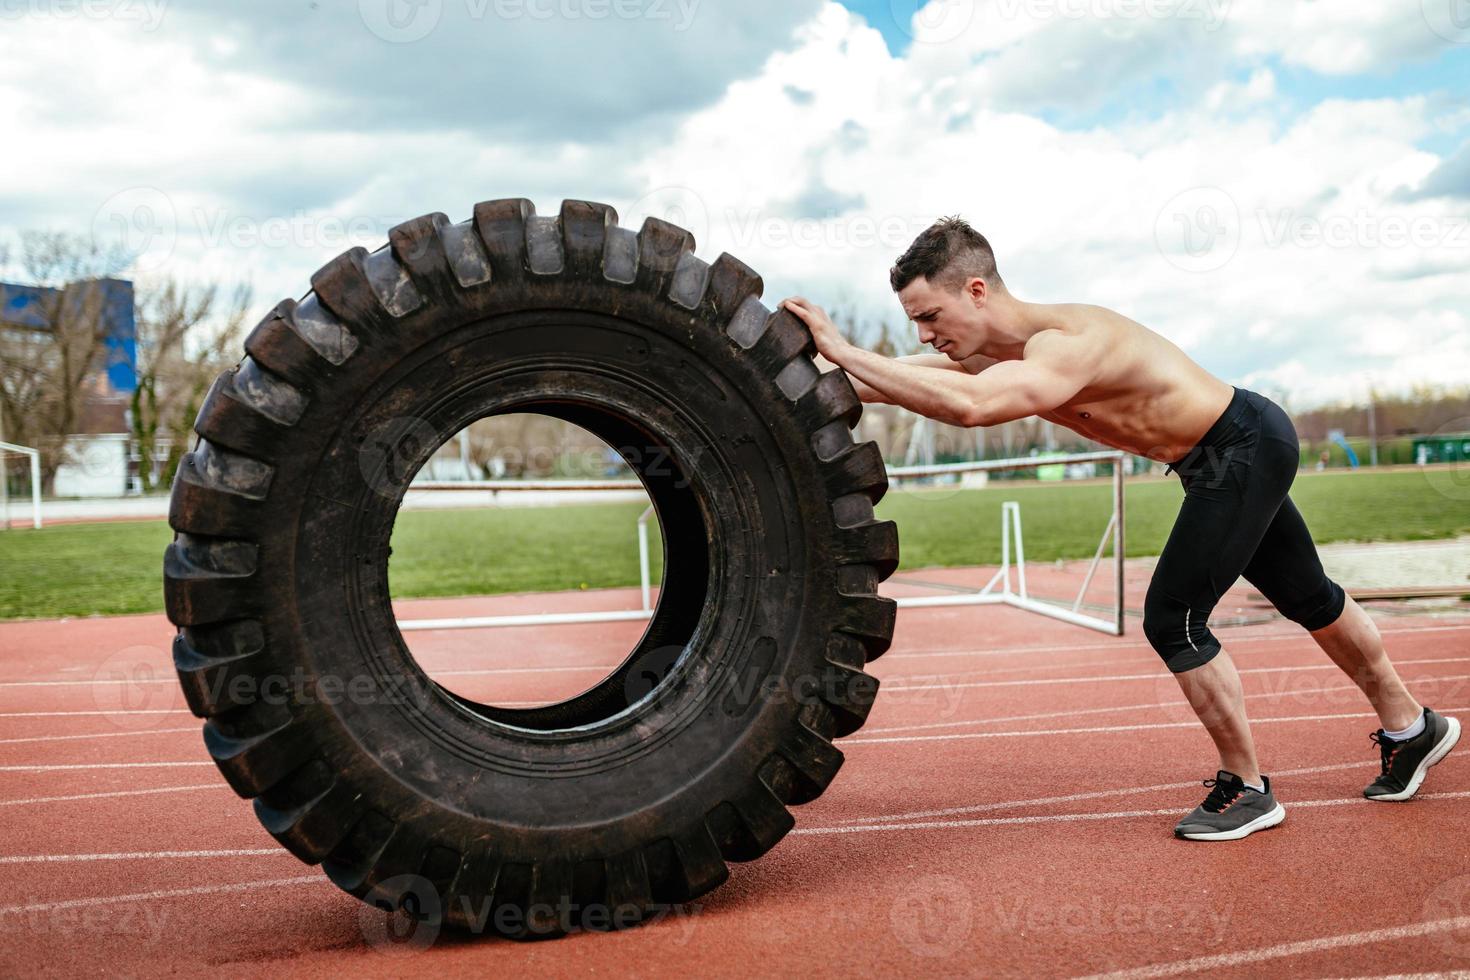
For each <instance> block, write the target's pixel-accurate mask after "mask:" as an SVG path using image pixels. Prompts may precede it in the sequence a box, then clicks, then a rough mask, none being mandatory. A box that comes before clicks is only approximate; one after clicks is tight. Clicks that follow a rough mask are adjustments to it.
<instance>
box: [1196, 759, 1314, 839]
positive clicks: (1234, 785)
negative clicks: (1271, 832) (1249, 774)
mask: <svg viewBox="0 0 1470 980" xmlns="http://www.w3.org/2000/svg"><path fill="white" fill-rule="evenodd" d="M1261 783H1262V785H1264V786H1265V787H1266V791H1265V792H1264V793H1257V792H1256V791H1255V790H1253V789H1247V788H1246V785H1245V783H1243V782H1241V779H1240V777H1239V776H1237V775H1235V773H1233V772H1226V771H1225V770H1224V769H1221V770H1220V771H1219V772H1217V773H1216V774H1215V778H1214V779H1206V780H1205V785H1206V786H1209V787H1211V789H1210V795H1209V796H1207V797H1205V801H1204V802H1203V803H1201V804H1200V805H1199V806H1197V807H1195V808H1194V812H1193V813H1191V814H1190V815H1189V816H1187V817H1185V818H1184V819H1183V820H1181V821H1179V823H1178V825H1177V826H1176V827H1175V828H1174V836H1175V837H1179V838H1182V839H1184V840H1240V839H1241V838H1242V837H1249V836H1250V835H1251V834H1254V833H1255V832H1256V831H1258V830H1265V829H1266V828H1267V827H1274V826H1276V825H1277V824H1279V823H1280V822H1281V821H1283V820H1285V819H1286V808H1285V807H1284V806H1282V805H1281V804H1280V803H1277V802H1276V797H1274V796H1272V795H1271V780H1270V779H1268V778H1266V777H1265V776H1262V777H1261Z"/></svg>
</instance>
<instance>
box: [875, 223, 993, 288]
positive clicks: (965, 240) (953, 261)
mask: <svg viewBox="0 0 1470 980" xmlns="http://www.w3.org/2000/svg"><path fill="white" fill-rule="evenodd" d="M920 276H923V277H924V278H925V279H928V280H929V281H930V282H931V283H933V284H934V285H936V286H939V287H941V288H943V289H958V288H959V287H960V286H961V285H962V284H963V283H966V282H969V281H970V280H971V279H976V278H979V279H983V280H985V285H987V286H989V287H991V288H992V289H994V288H997V287H999V288H1001V289H1004V288H1005V283H1004V282H1002V281H1001V278H1000V272H999V271H997V269H996V267H995V253H994V252H993V251H991V249H990V242H988V241H986V240H985V236H984V235H982V234H980V233H979V232H978V231H976V230H975V229H974V228H971V227H970V223H969V222H968V221H966V220H965V219H964V218H961V217H960V216H959V215H953V216H951V217H948V218H940V219H939V220H938V221H936V222H934V223H933V224H932V225H930V226H929V227H928V228H925V229H924V230H923V232H921V233H920V234H919V237H918V238H915V239H914V243H913V244H912V245H910V246H909V247H908V251H906V252H904V253H903V254H902V255H900V256H899V257H898V261H897V262H895V263H894V264H893V268H892V269H889V270H888V281H889V282H890V283H891V284H892V285H893V291H894V292H895V293H896V292H898V291H899V290H900V289H902V288H903V287H905V286H907V285H908V284H909V283H911V282H913V281H914V280H915V279H917V278H919V277H920Z"/></svg>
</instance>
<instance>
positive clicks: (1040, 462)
mask: <svg viewBox="0 0 1470 980" xmlns="http://www.w3.org/2000/svg"><path fill="white" fill-rule="evenodd" d="M1127 459H1128V457H1127V454H1125V453H1122V452H1117V451H1108V452H1096V453H1074V454H1071V455H1065V456H1045V457H1038V456H1032V457H1026V458H1022V459H996V460H986V461H983V462H975V463H941V464H936V465H931V466H901V467H895V468H893V469H890V470H889V471H888V475H889V478H890V479H895V480H903V479H923V478H933V477H936V476H949V475H963V474H965V473H983V472H993V471H996V470H1018V469H1032V468H1039V467H1043V466H1071V465H1075V464H1087V463H1112V464H1113V479H1112V499H1113V510H1112V514H1111V516H1110V517H1109V518H1108V523H1107V526H1106V527H1105V528H1104V529H1103V532H1102V538H1101V540H1100V541H1099V542H1098V546H1097V552H1096V554H1094V555H1093V558H1092V563H1091V565H1089V566H1088V569H1087V575H1086V578H1085V579H1084V580H1083V582H1082V588H1081V589H1080V590H1079V591H1078V593H1077V598H1076V600H1075V601H1074V602H1073V603H1072V604H1071V606H1070V607H1069V606H1067V605H1065V604H1059V603H1056V602H1051V601H1047V600H1043V599H1038V598H1035V597H1033V596H1032V595H1031V594H1030V593H1029V591H1028V590H1027V587H1026V547H1025V540H1024V538H1023V536H1022V533H1021V527H1022V524H1021V505H1020V504H1019V503H1018V502H1016V501H1013V500H1008V501H1005V502H1004V503H1003V504H1002V506H1001V563H1000V568H999V569H998V570H997V571H996V572H995V574H994V576H992V577H991V579H990V581H989V582H988V583H987V584H986V585H985V586H984V587H982V588H977V589H975V590H973V591H969V592H960V593H955V594H950V595H937V596H905V597H903V598H901V599H898V600H897V603H898V605H899V607H900V608H909V607H932V606H983V605H1006V606H1013V607H1015V608H1017V609H1025V610H1027V611H1029V612H1033V613H1038V614H1040V615H1042V616H1049V617H1051V618H1052V619H1059V620H1062V621H1063V622H1067V623H1072V624H1073V625H1076V626H1084V627H1086V628H1088V629H1094V630H1099V631H1100V632H1103V633H1108V634H1110V635H1113V636H1122V635H1123V628H1124V627H1123V608H1124V603H1123V597H1124V590H1123V589H1124V587H1123V553H1124V547H1125V544H1124V532H1123V478H1124V470H1125V468H1126V465H1127ZM641 488H642V484H641V483H639V482H638V481H637V480H542V481H536V482H530V481H526V482H522V481H514V480H479V481H465V482H438V481H435V482H423V483H415V484H413V486H412V489H413V490H460V491H466V490H531V489H534V490H589V489H603V490H629V489H641ZM652 516H653V506H652V505H649V506H648V507H647V508H646V509H645V510H644V511H643V513H642V514H640V515H639V517H638V567H639V572H640V579H641V582H640V585H641V597H642V605H641V606H640V607H639V608H638V609H620V610H610V611H598V612H577V613H531V614H524V615H518V616H466V617H459V618H449V619H409V620H400V621H399V623H398V628H399V630H401V631H403V632H410V631H413V630H442V629H479V628H485V627H495V626H553V625H558V624H565V623H606V622H621V621H628V620H640V619H649V618H651V617H652V616H653V603H652V582H651V573H650V568H649V554H648V520H649V518H650V517H652ZM1110 541H1111V543H1112V546H1113V571H1114V583H1115V584H1114V595H1113V605H1112V607H1111V609H1110V612H1111V613H1112V615H1111V616H1110V618H1107V619H1103V618H1100V617H1097V616H1091V615H1088V614H1086V613H1084V612H1082V611H1081V610H1082V604H1083V602H1084V600H1085V599H1086V598H1087V593H1088V591H1089V589H1090V588H1091V586H1092V583H1093V580H1094V578H1096V575H1097V570H1098V568H1099V567H1100V566H1101V564H1102V559H1103V555H1104V554H1105V553H1106V551H1107V548H1108V543H1109V542H1110ZM983 557H984V556H977V558H983ZM1013 572H1014V584H1013V578H1012V573H1013ZM997 586H999V587H1000V590H999V591H996V587H997Z"/></svg>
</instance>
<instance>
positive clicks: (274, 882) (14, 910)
mask: <svg viewBox="0 0 1470 980" xmlns="http://www.w3.org/2000/svg"><path fill="white" fill-rule="evenodd" d="M329 884H331V879H329V878H328V877H327V876H326V875H320V874H318V875H305V876H302V877H298V878H272V879H270V880H268V881H242V882H237V883H235V884H232V885H196V886H194V887H193V888H167V889H164V890H162V891H155V892H133V893H131V894H127V895H105V896H102V897H99V898H72V899H67V900H66V901H64V902H37V903H34V904H32V905H4V906H0V916H3V915H18V914H23V913H26V912H54V911H56V910H58V909H75V908H85V907H87V906H90V905H119V904H122V903H125V902H152V901H157V900H158V899H162V898H183V897H186V896H189V895H218V894H224V893H228V892H248V891H254V890H255V889H257V888H282V887H285V886H287V885H329Z"/></svg>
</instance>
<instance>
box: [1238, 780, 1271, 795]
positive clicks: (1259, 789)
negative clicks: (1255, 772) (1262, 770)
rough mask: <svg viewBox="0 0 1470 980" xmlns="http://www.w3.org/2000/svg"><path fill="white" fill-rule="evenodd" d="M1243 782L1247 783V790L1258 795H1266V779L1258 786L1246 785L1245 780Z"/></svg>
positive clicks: (1253, 784)
mask: <svg viewBox="0 0 1470 980" xmlns="http://www.w3.org/2000/svg"><path fill="white" fill-rule="evenodd" d="M1241 782H1242V783H1245V788H1246V789H1253V790H1255V791H1256V792H1257V793H1264V792H1266V781H1265V780H1264V779H1263V780H1261V782H1260V785H1257V784H1255V783H1246V782H1245V780H1243V779H1242V780H1241Z"/></svg>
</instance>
